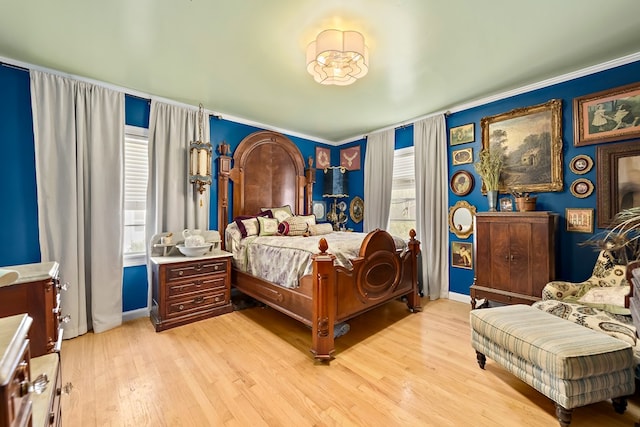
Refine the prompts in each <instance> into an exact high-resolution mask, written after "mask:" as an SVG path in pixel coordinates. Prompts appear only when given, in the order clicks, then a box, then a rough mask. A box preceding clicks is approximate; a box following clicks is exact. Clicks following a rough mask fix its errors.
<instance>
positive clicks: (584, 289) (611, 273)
mask: <svg viewBox="0 0 640 427" xmlns="http://www.w3.org/2000/svg"><path fill="white" fill-rule="evenodd" d="M626 274H627V266H626V265H620V264H616V263H615V258H614V256H613V255H612V254H611V253H610V252H608V251H605V250H603V251H600V254H599V255H598V259H596V264H595V266H594V267H593V273H592V274H591V277H589V278H588V279H587V280H585V281H584V282H579V283H572V282H563V281H553V282H549V283H547V285H546V286H545V287H544V288H543V289H542V299H543V300H558V301H564V302H572V303H582V304H585V305H588V306H590V307H596V308H602V309H605V310H606V309H607V308H612V307H609V306H614V307H619V308H620V309H621V310H618V309H616V308H612V311H613V312H615V313H618V314H628V310H627V311H625V310H622V309H624V296H625V295H626V294H628V293H629V292H628V291H629V285H628V283H627V279H626ZM604 288H607V289H604Z"/></svg>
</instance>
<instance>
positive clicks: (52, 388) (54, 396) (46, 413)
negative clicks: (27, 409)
mask: <svg viewBox="0 0 640 427" xmlns="http://www.w3.org/2000/svg"><path fill="white" fill-rule="evenodd" d="M38 375H45V376H46V377H47V379H48V383H47V387H46V388H45V389H44V391H43V392H42V393H40V394H36V393H32V394H31V400H32V401H33V425H34V427H35V426H58V425H60V424H61V421H62V419H61V405H60V396H61V394H62V378H61V375H60V358H59V356H58V353H53V354H47V355H45V356H40V357H36V358H33V359H31V381H34V380H35V379H36V378H37V377H38Z"/></svg>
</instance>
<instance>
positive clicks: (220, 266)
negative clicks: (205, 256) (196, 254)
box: [167, 260, 227, 280]
mask: <svg viewBox="0 0 640 427" xmlns="http://www.w3.org/2000/svg"><path fill="white" fill-rule="evenodd" d="M225 271H227V260H203V261H197V262H192V263H190V264H181V265H176V266H168V267H167V280H181V279H184V278H185V277H192V276H199V275H202V274H211V273H223V272H225Z"/></svg>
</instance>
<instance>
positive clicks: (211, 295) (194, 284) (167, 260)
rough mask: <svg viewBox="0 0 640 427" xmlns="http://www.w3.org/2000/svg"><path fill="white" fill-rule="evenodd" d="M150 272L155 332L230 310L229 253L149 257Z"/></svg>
mask: <svg viewBox="0 0 640 427" xmlns="http://www.w3.org/2000/svg"><path fill="white" fill-rule="evenodd" d="M151 271H152V298H153V302H152V307H151V322H152V323H153V325H154V327H155V329H156V332H159V331H163V330H165V329H169V328H173V327H175V326H180V325H184V324H187V323H191V322H194V321H196V320H202V319H206V318H208V317H213V316H218V315H220V314H224V313H229V312H231V311H233V307H232V305H231V254H230V253H229V252H225V251H222V250H216V251H213V252H211V253H207V254H206V255H204V256H201V257H184V256H180V255H176V256H159V257H151Z"/></svg>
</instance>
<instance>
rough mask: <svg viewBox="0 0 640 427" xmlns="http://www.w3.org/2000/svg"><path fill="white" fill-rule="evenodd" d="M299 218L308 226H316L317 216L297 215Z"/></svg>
mask: <svg viewBox="0 0 640 427" xmlns="http://www.w3.org/2000/svg"><path fill="white" fill-rule="evenodd" d="M296 216H297V217H298V218H303V219H304V220H305V221H306V222H307V224H309V225H310V226H311V225H316V216H315V215H296Z"/></svg>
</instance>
